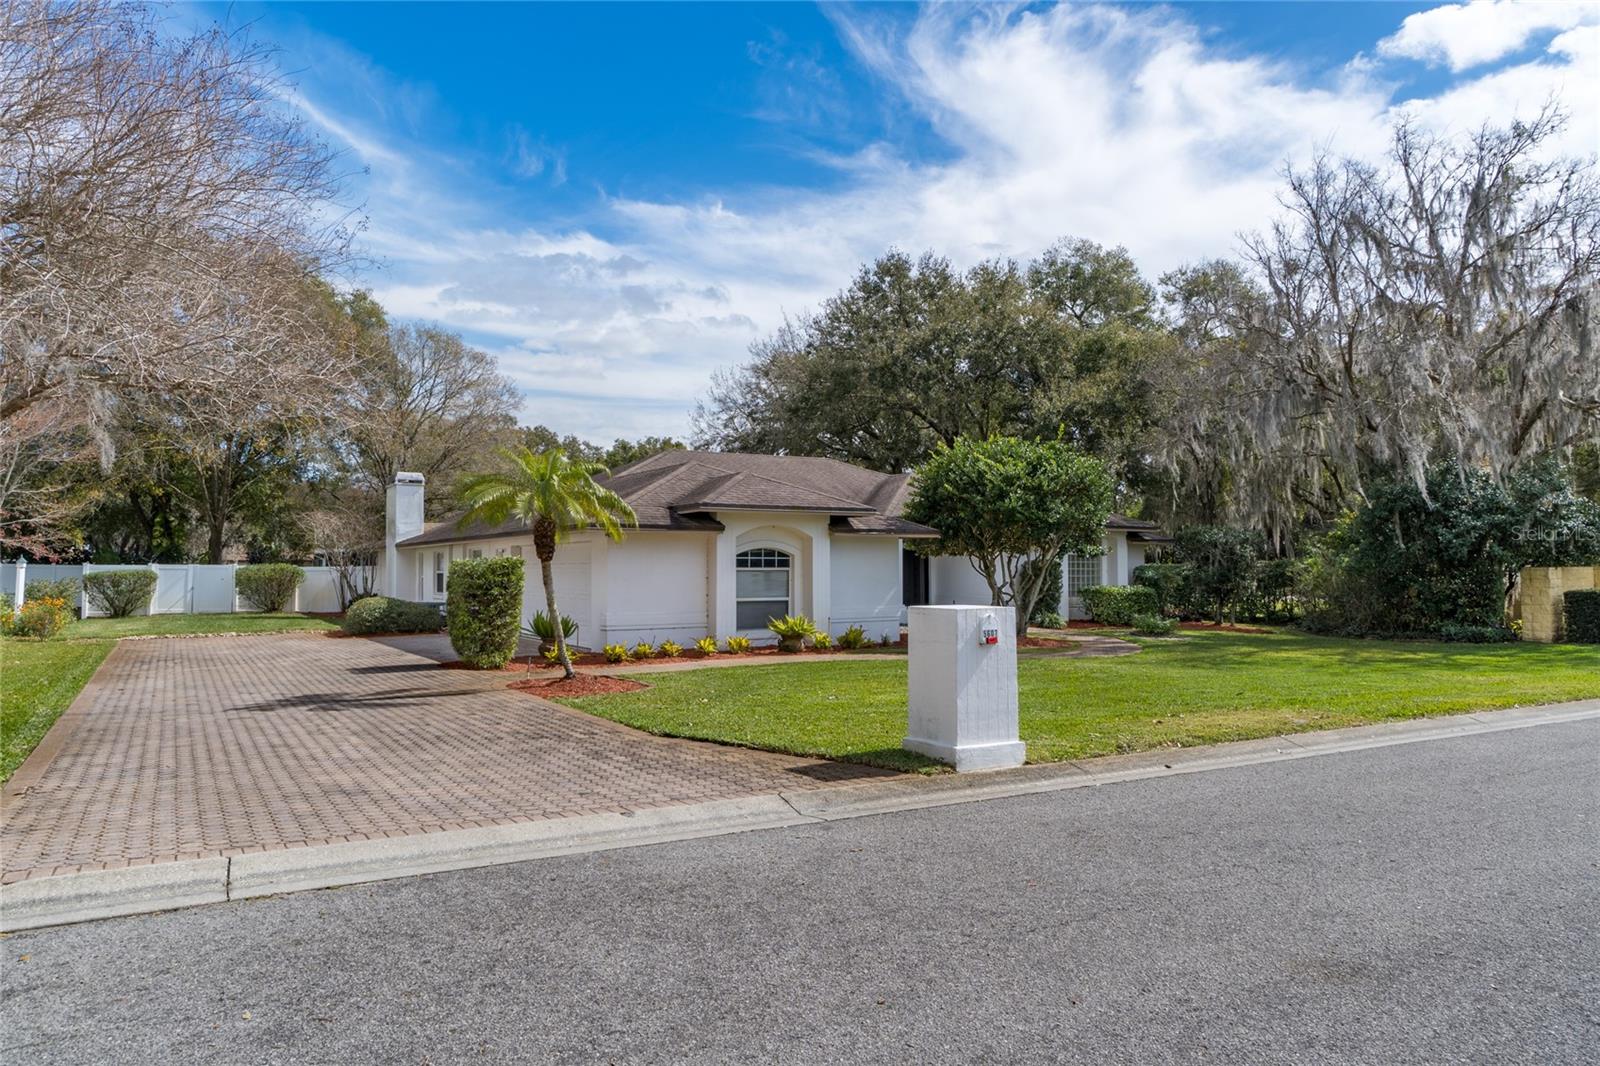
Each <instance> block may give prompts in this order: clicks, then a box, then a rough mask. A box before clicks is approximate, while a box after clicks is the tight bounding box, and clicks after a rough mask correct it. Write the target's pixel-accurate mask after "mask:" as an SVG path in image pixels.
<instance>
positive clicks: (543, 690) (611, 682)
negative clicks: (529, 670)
mask: <svg viewBox="0 0 1600 1066" xmlns="http://www.w3.org/2000/svg"><path fill="white" fill-rule="evenodd" d="M506 687H507V688H514V689H516V690H517V691H518V692H531V693H533V694H534V695H535V696H549V697H551V698H555V699H559V698H561V697H564V696H599V695H603V694H605V693H608V692H637V691H638V690H639V689H642V688H644V687H645V685H644V684H642V683H641V682H638V681H630V680H629V679H628V678H625V677H607V676H606V675H605V674H578V675H577V676H576V677H571V678H560V677H530V678H525V679H523V680H521V681H513V682H511V684H509V685H507V686H506Z"/></svg>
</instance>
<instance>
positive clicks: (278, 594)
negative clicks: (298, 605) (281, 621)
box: [233, 563, 306, 611]
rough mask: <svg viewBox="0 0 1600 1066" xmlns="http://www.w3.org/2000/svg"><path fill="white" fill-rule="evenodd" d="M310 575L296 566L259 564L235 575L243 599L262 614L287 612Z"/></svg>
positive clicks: (289, 564) (291, 564)
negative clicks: (264, 612) (297, 591)
mask: <svg viewBox="0 0 1600 1066" xmlns="http://www.w3.org/2000/svg"><path fill="white" fill-rule="evenodd" d="M305 577H306V572H305V571H304V570H302V569H300V568H299V567H298V566H295V565H294V564H293V563H255V564H253V565H250V566H241V567H239V569H237V570H235V571H234V573H233V587H234V588H236V589H238V590H239V598H240V599H241V600H243V601H244V602H246V603H248V604H249V605H250V606H252V607H254V608H255V609H256V610H258V611H287V610H288V609H289V605H290V604H291V603H293V602H294V590H295V589H297V588H299V587H300V582H302V581H304V580H305Z"/></svg>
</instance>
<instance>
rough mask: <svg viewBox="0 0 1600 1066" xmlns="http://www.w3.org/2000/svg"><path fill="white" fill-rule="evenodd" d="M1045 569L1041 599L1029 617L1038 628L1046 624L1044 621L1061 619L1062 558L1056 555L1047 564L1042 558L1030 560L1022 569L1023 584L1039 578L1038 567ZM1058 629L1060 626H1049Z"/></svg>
mask: <svg viewBox="0 0 1600 1066" xmlns="http://www.w3.org/2000/svg"><path fill="white" fill-rule="evenodd" d="M1041 566H1042V567H1044V568H1045V574H1044V579H1043V581H1042V583H1041V584H1040V585H1039V598H1038V599H1037V600H1035V601H1034V604H1033V611H1032V613H1030V614H1029V616H1028V621H1030V622H1032V623H1033V624H1034V625H1036V626H1042V625H1044V624H1045V622H1044V619H1046V618H1052V617H1053V618H1056V619H1057V620H1058V621H1059V619H1060V618H1061V556H1060V554H1059V553H1058V554H1056V555H1055V556H1053V557H1051V559H1050V560H1049V561H1048V562H1046V561H1044V560H1043V559H1042V558H1033V559H1029V560H1028V561H1027V562H1026V563H1024V564H1023V567H1022V583H1023V584H1024V585H1027V584H1029V583H1030V582H1032V581H1033V580H1034V578H1035V577H1036V576H1037V572H1038V570H1037V568H1038V567H1041ZM1046 628H1050V629H1057V628H1060V626H1059V625H1056V626H1047V627H1046Z"/></svg>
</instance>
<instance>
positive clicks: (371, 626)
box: [339, 596, 444, 636]
mask: <svg viewBox="0 0 1600 1066" xmlns="http://www.w3.org/2000/svg"><path fill="white" fill-rule="evenodd" d="M339 627H340V628H341V629H343V630H344V631H345V632H346V633H349V634H351V635H354V636H360V635H366V634H371V633H437V632H439V630H441V629H443V628H444V616H442V615H441V614H440V613H439V608H438V606H437V605H436V604H432V603H412V602H410V601H409V600H397V599H394V598H393V597H391V596H367V597H365V598H364V599H359V600H357V601H356V602H355V603H352V604H351V605H350V606H349V607H348V608H347V609H346V610H345V612H344V620H343V621H342V622H340V623H339Z"/></svg>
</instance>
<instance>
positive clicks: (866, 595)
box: [828, 536, 903, 640]
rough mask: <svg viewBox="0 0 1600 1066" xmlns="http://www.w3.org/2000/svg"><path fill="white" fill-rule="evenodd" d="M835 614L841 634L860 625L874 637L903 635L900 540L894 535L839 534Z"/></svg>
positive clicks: (832, 628) (832, 625) (834, 627)
mask: <svg viewBox="0 0 1600 1066" xmlns="http://www.w3.org/2000/svg"><path fill="white" fill-rule="evenodd" d="M832 555H833V559H832V564H833V565H832V572H833V581H832V583H833V593H832V598H831V602H832V615H831V617H830V618H829V619H828V631H829V632H830V633H832V634H833V635H834V636H838V635H839V634H841V633H843V632H844V631H845V630H846V629H849V628H850V627H851V626H860V627H861V628H862V629H864V630H866V632H867V636H869V637H872V638H874V639H876V638H879V637H882V636H885V635H887V636H888V637H889V638H890V639H891V640H893V639H896V638H898V637H899V636H900V612H901V610H902V607H903V605H902V603H901V600H902V596H901V592H900V541H899V540H898V539H896V538H894V537H852V536H836V537H834V538H833V546H832Z"/></svg>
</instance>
